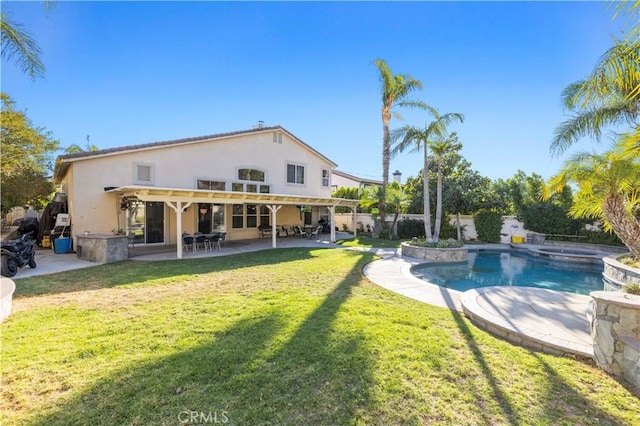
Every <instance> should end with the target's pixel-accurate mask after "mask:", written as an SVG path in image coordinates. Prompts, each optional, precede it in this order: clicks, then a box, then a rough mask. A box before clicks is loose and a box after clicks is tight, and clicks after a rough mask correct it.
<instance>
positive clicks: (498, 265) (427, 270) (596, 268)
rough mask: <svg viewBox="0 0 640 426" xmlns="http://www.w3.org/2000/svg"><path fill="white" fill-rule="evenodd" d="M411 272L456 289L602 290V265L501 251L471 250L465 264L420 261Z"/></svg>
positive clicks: (587, 292)
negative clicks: (536, 288) (502, 287)
mask: <svg viewBox="0 0 640 426" xmlns="http://www.w3.org/2000/svg"><path fill="white" fill-rule="evenodd" d="M411 272H412V273H413V275H415V276H416V277H418V278H421V279H423V280H425V281H428V282H430V283H433V284H437V285H439V286H441V287H446V288H450V289H453V290H458V291H467V290H471V289H474V288H478V287H487V286H518V287H538V288H546V289H549V290H558V291H567V292H570V293H577V294H589V293H590V292H592V291H596V290H603V289H604V282H603V280H602V266H601V265H591V264H583V263H572V262H562V261H557V260H553V259H547V258H540V257H534V256H529V255H527V254H522V253H515V252H504V251H500V252H498V251H486V252H485V251H482V252H473V251H470V252H469V261H468V262H467V263H447V264H445V263H438V264H422V265H418V266H415V267H413V268H412V270H411Z"/></svg>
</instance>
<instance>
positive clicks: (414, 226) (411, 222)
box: [396, 219, 425, 239]
mask: <svg viewBox="0 0 640 426" xmlns="http://www.w3.org/2000/svg"><path fill="white" fill-rule="evenodd" d="M396 229H397V232H398V237H399V238H401V239H405V238H413V237H418V238H424V237H425V235H424V220H419V219H403V220H400V221H398V223H397V225H396Z"/></svg>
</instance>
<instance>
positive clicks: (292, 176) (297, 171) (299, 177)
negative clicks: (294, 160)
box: [287, 164, 304, 185]
mask: <svg viewBox="0 0 640 426" xmlns="http://www.w3.org/2000/svg"><path fill="white" fill-rule="evenodd" d="M287 183H297V184H300V185H303V184H304V166H301V165H298V164H287Z"/></svg>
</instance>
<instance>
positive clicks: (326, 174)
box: [322, 169, 330, 188]
mask: <svg viewBox="0 0 640 426" xmlns="http://www.w3.org/2000/svg"><path fill="white" fill-rule="evenodd" d="M329 176H330V174H329V169H322V186H324V187H327V188H328V187H329Z"/></svg>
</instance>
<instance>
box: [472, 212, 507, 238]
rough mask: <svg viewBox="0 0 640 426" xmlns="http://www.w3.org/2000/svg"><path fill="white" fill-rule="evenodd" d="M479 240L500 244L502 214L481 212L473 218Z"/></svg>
mask: <svg viewBox="0 0 640 426" xmlns="http://www.w3.org/2000/svg"><path fill="white" fill-rule="evenodd" d="M473 220H474V222H475V225H476V232H477V233H478V239H479V240H480V241H485V242H487V243H499V242H500V230H501V229H502V214H501V213H499V212H497V211H492V210H481V211H479V212H478V213H476V214H475V215H474V216H473Z"/></svg>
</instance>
